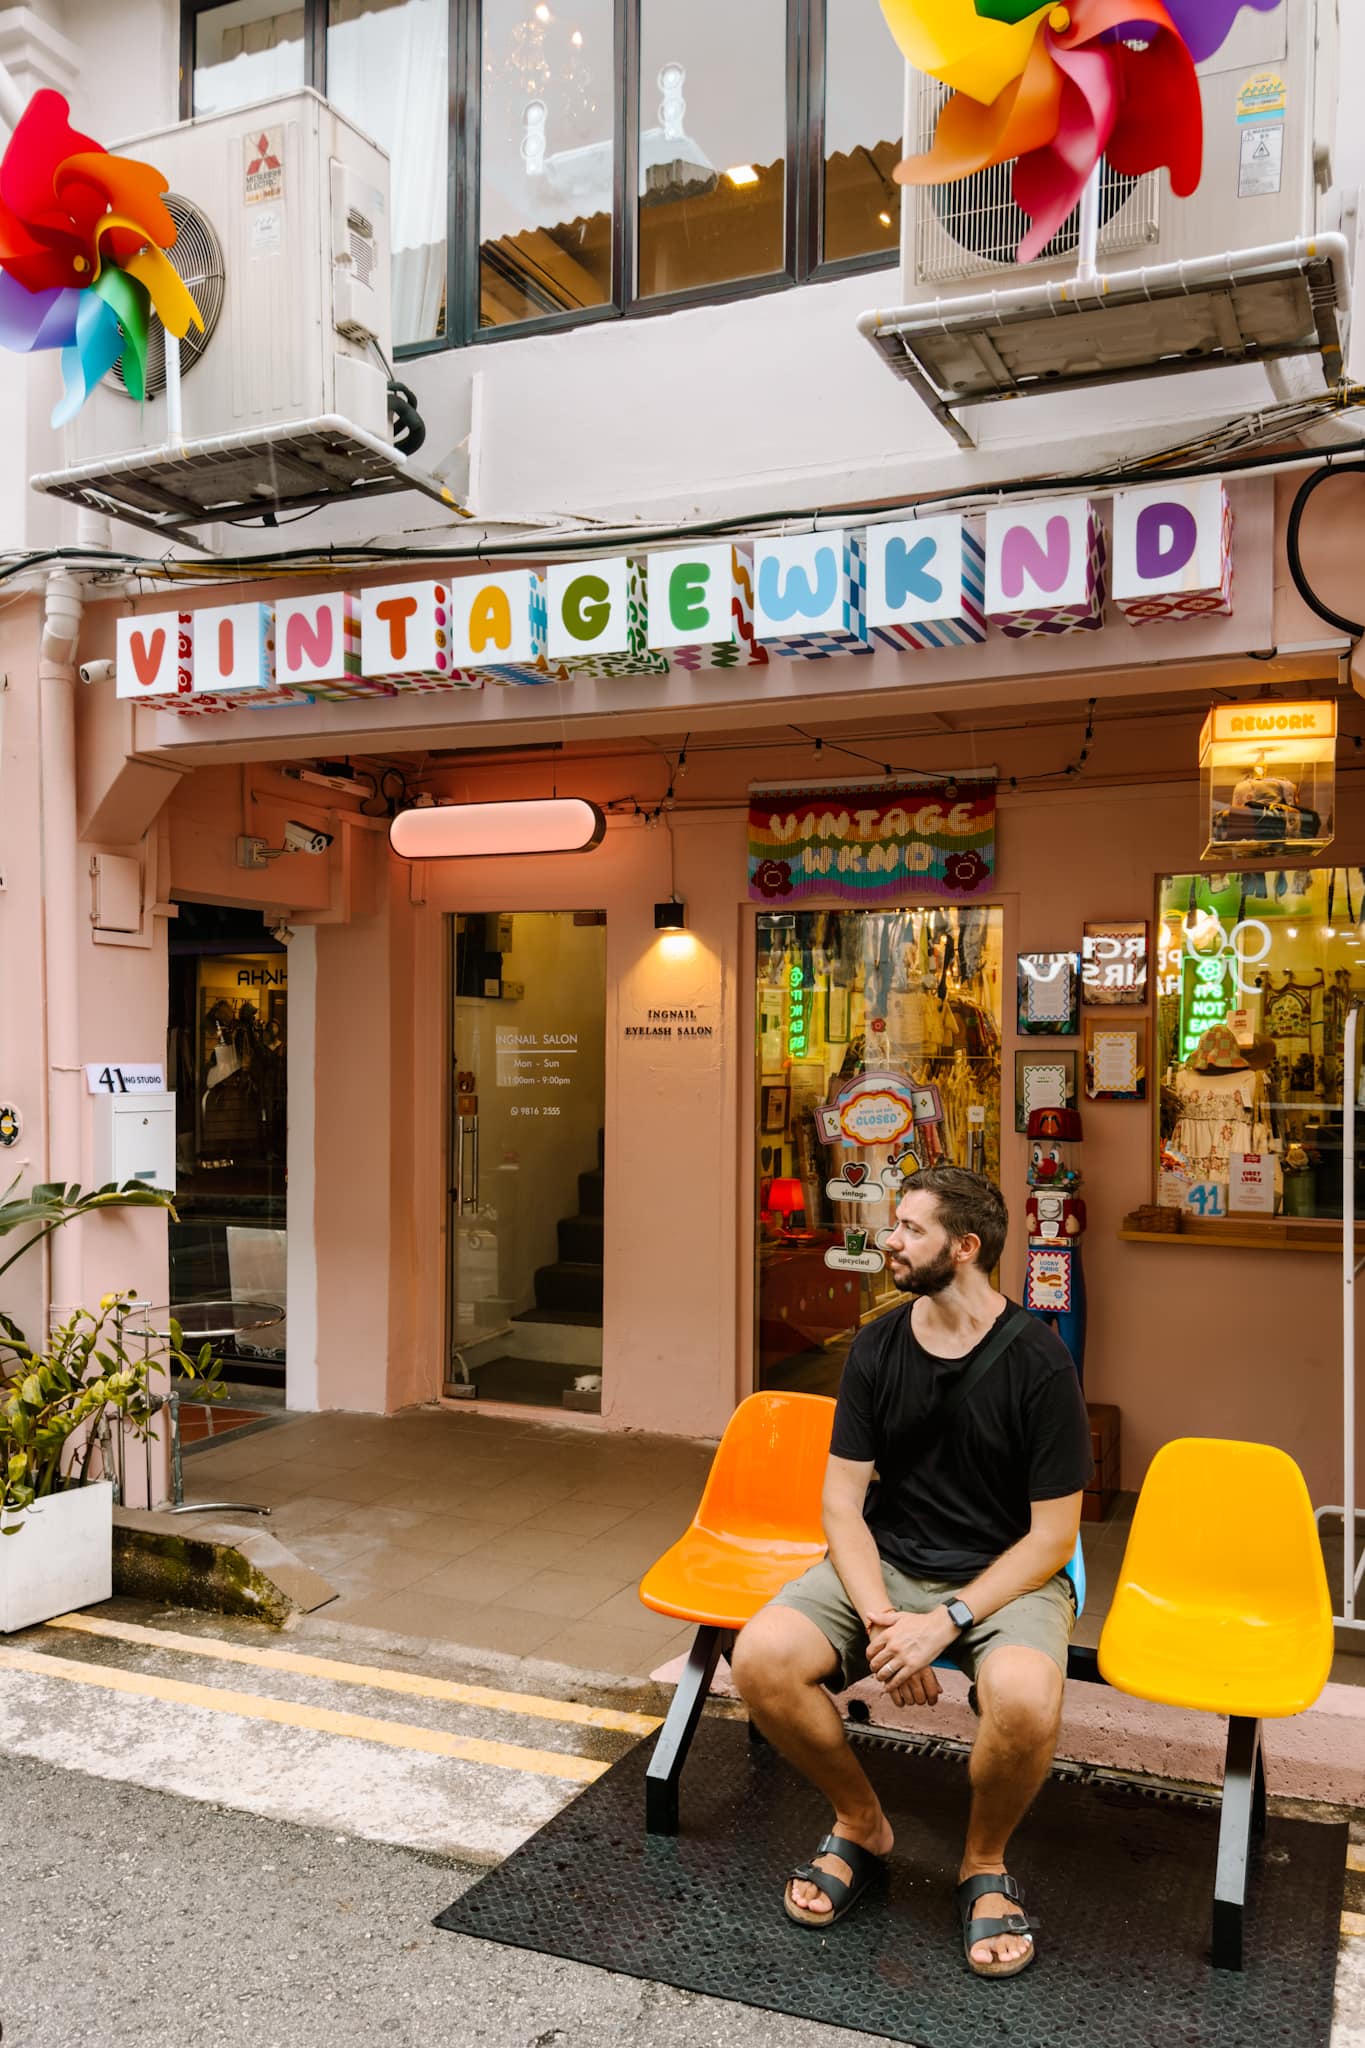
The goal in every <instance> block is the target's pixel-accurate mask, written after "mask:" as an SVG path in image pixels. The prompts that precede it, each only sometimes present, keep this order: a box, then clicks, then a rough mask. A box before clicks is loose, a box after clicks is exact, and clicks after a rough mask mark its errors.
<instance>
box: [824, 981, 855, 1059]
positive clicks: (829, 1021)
mask: <svg viewBox="0 0 1365 2048" xmlns="http://www.w3.org/2000/svg"><path fill="white" fill-rule="evenodd" d="M852 1008H853V990H852V988H851V987H850V986H849V984H848V983H847V982H844V983H842V984H840V983H839V982H837V981H832V982H831V983H830V985H829V987H828V988H827V989H826V991H825V1043H826V1045H847V1044H848V1034H849V1019H850V1014H851V1011H852Z"/></svg>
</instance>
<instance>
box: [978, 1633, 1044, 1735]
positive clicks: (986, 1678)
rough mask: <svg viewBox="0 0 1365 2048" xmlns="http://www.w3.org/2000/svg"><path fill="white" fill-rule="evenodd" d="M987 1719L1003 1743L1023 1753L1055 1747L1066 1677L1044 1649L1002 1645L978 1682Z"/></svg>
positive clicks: (982, 1669)
mask: <svg viewBox="0 0 1365 2048" xmlns="http://www.w3.org/2000/svg"><path fill="white" fill-rule="evenodd" d="M976 1689H977V1698H978V1700H979V1701H980V1705H981V1718H982V1722H983V1724H984V1726H985V1727H986V1728H988V1729H989V1730H990V1732H991V1734H992V1735H993V1736H995V1737H996V1738H997V1740H999V1741H1002V1742H1004V1743H1007V1744H1008V1745H1009V1747H1010V1748H1011V1749H1017V1750H1020V1751H1026V1750H1035V1749H1041V1748H1043V1747H1044V1746H1046V1747H1048V1748H1050V1747H1051V1746H1052V1744H1053V1743H1054V1742H1055V1741H1056V1739H1057V1728H1058V1724H1059V1722H1060V1720H1061V1716H1062V1674H1061V1672H1060V1671H1059V1669H1058V1668H1057V1666H1056V1664H1054V1663H1053V1661H1052V1659H1051V1657H1049V1656H1048V1655H1047V1654H1046V1652H1045V1651H1043V1650H1030V1649H1025V1648H1023V1647H1022V1646H1019V1645H1015V1644H1002V1645H1001V1647H1000V1648H999V1649H998V1650H995V1651H993V1652H992V1653H991V1655H990V1656H989V1657H987V1658H986V1660H985V1662H984V1663H983V1664H982V1666H981V1670H980V1672H979V1673H978V1675H977V1681H976Z"/></svg>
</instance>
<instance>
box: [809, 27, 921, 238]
mask: <svg viewBox="0 0 1365 2048" xmlns="http://www.w3.org/2000/svg"><path fill="white" fill-rule="evenodd" d="M885 35H886V23H885V21H884V20H883V18H882V15H881V11H880V9H878V8H872V7H867V6H865V5H864V4H863V0H826V15H825V185H824V209H825V211H824V234H823V238H822V244H821V255H822V256H823V258H824V260H825V262H826V263H837V262H838V261H839V259H840V258H841V257H847V256H879V255H881V254H882V253H883V252H884V251H886V252H889V251H891V250H894V249H895V248H897V247H898V245H899V242H900V219H901V188H900V186H899V185H898V184H897V183H896V181H895V176H894V172H895V169H896V165H897V164H898V163H899V162H900V160H901V156H902V153H903V152H902V147H901V125H902V121H903V119H904V111H903V100H904V92H905V85H904V77H903V74H902V73H901V71H900V70H899V68H898V67H897V66H896V65H895V64H888V63H886V62H885V56H886V44H885Z"/></svg>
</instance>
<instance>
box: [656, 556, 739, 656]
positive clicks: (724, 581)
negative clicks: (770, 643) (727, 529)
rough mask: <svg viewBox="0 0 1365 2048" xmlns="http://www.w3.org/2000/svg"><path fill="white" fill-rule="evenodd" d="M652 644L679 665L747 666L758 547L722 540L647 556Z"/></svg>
mask: <svg viewBox="0 0 1365 2048" xmlns="http://www.w3.org/2000/svg"><path fill="white" fill-rule="evenodd" d="M648 580H649V644H650V646H651V647H658V648H663V649H666V650H667V653H668V656H669V658H670V660H671V662H672V664H673V666H674V667H675V668H685V669H699V668H747V667H749V666H751V665H752V664H754V663H757V662H766V660H767V659H768V656H767V653H766V652H765V650H764V649H763V648H762V647H760V646H759V644H758V642H757V641H756V640H755V638H754V551H753V549H752V547H749V546H745V547H731V546H728V545H726V544H725V543H722V542H717V543H710V542H708V543H706V544H704V545H703V546H700V547H694V548H681V549H677V550H675V551H670V552H669V553H668V554H663V555H651V556H650V557H649V570H648Z"/></svg>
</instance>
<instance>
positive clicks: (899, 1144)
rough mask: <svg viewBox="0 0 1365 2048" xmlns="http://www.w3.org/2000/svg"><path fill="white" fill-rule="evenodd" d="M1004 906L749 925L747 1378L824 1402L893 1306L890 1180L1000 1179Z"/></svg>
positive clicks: (786, 914) (764, 917) (894, 1183)
mask: <svg viewBox="0 0 1365 2048" xmlns="http://www.w3.org/2000/svg"><path fill="white" fill-rule="evenodd" d="M1002 964H1003V957H1002V926H1001V913H1000V912H999V910H997V909H993V908H991V907H989V906H986V905H982V904H971V905H966V904H963V905H956V904H954V905H948V906H940V907H938V908H934V909H904V910H835V911H776V912H767V913H761V914H760V915H759V918H758V957H757V990H756V1016H757V1035H758V1047H757V1060H758V1066H757V1085H756V1094H755V1108H756V1121H757V1125H758V1128H757V1131H756V1133H755V1208H756V1214H757V1226H758V1227H757V1242H758V1272H757V1290H756V1292H757V1302H758V1314H757V1321H758V1385H759V1386H760V1387H761V1388H770V1387H782V1388H793V1389H799V1390H801V1391H803V1392H809V1393H833V1392H834V1391H835V1389H836V1388H837V1386H838V1381H839V1375H840V1373H841V1371H842V1368H843V1361H844V1358H845V1357H846V1355H847V1352H848V1347H849V1344H850V1343H851V1342H852V1339H853V1337H854V1336H855V1335H856V1334H857V1331H858V1330H859V1329H860V1328H861V1326H862V1324H863V1323H865V1322H867V1321H869V1320H870V1319H871V1318H873V1317H875V1316H877V1315H880V1314H884V1313H885V1312H886V1311H887V1310H888V1309H890V1308H892V1307H893V1306H894V1305H895V1303H896V1302H897V1300H898V1299H899V1296H898V1295H897V1294H896V1291H895V1289H894V1287H893V1285H892V1282H891V1278H890V1273H889V1270H888V1266H887V1261H886V1258H885V1255H884V1252H883V1249H882V1242H881V1241H882V1240H883V1239H884V1237H885V1234H886V1233H887V1232H888V1231H889V1230H890V1228H891V1225H892V1222H893V1220H894V1216H895V1207H896V1199H897V1193H898V1190H899V1185H900V1180H901V1175H902V1174H903V1173H904V1172H905V1171H909V1170H913V1167H914V1165H915V1164H922V1165H930V1164H933V1163H934V1162H936V1161H939V1160H946V1161H950V1162H952V1163H953V1164H955V1165H959V1166H970V1167H974V1168H975V1169H976V1170H977V1171H979V1172H982V1173H986V1174H989V1175H991V1176H992V1178H998V1176H999V1171H1000V1041H1001V1021H1002V1020H1001V1001H1002V996H1001V990H1002V985H1003V975H1002Z"/></svg>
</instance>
